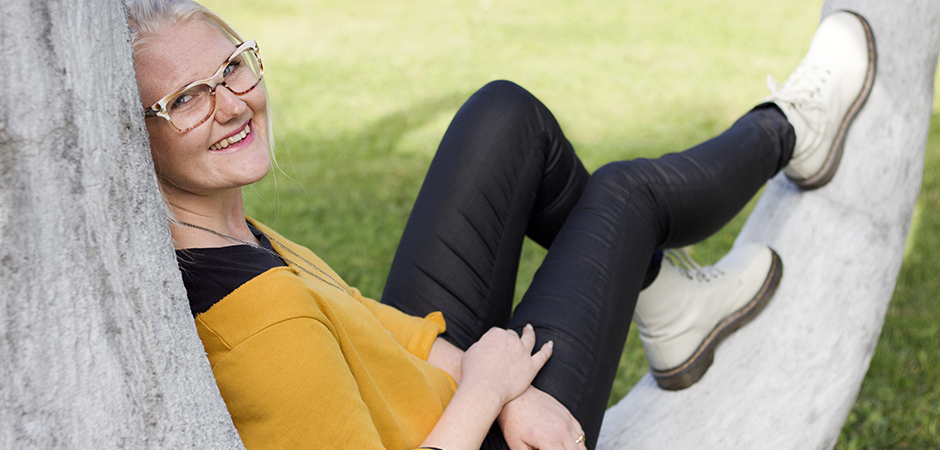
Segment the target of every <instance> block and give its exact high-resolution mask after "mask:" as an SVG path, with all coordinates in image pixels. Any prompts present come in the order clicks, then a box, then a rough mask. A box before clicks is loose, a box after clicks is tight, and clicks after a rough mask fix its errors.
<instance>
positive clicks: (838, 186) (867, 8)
mask: <svg viewBox="0 0 940 450" xmlns="http://www.w3.org/2000/svg"><path fill="white" fill-rule="evenodd" d="M836 9H851V10H855V11H858V12H860V13H862V15H864V16H865V17H866V18H868V20H869V22H870V23H871V24H872V27H873V29H874V32H875V40H876V44H877V47H878V72H877V74H876V79H875V86H874V90H873V91H872V94H871V97H870V98H869V99H868V103H867V104H866V106H865V108H864V109H863V110H862V111H861V113H860V114H859V116H858V117H857V118H856V120H855V123H854V125H853V127H852V129H851V130H850V132H849V136H848V141H847V143H846V147H845V154H844V156H843V160H842V165H841V167H840V168H839V171H838V173H836V176H835V178H834V179H833V180H832V182H831V184H829V185H827V186H825V187H823V188H821V189H819V190H815V191H810V192H803V191H800V190H798V189H797V188H796V187H795V186H794V185H793V184H792V183H790V182H789V181H787V180H786V179H785V178H784V177H783V175H782V174H781V175H778V176H777V177H776V178H775V179H774V180H772V181H771V183H770V184H769V186H768V187H767V189H766V191H765V193H764V196H763V198H761V199H760V202H759V203H758V205H757V207H756V208H755V210H754V212H753V213H752V214H751V217H750V218H749V220H748V222H747V224H746V225H745V227H744V230H743V231H742V232H741V235H740V236H739V237H738V239H739V240H743V241H760V242H766V243H767V244H769V245H770V246H771V247H773V248H774V249H776V250H777V251H778V252H779V253H780V255H781V257H782V258H783V262H784V275H783V281H782V283H781V285H780V288H779V289H778V291H777V294H776V297H775V298H774V299H773V300H772V301H771V302H770V305H769V306H768V307H767V309H766V310H765V311H764V312H763V313H762V314H761V315H760V316H759V317H758V318H757V319H756V320H755V321H754V322H753V323H752V324H750V325H749V326H747V327H744V328H743V329H741V330H740V331H738V332H737V333H736V334H734V335H732V336H731V337H730V338H729V339H728V340H727V341H726V342H725V343H724V345H722V347H721V348H719V349H718V352H717V353H716V355H715V363H714V365H713V366H712V367H711V369H710V370H709V372H708V373H707V374H706V375H705V377H704V378H702V380H701V381H700V382H699V383H698V384H696V385H694V386H692V387H691V388H689V389H687V390H684V391H680V392H666V391H662V390H660V389H658V388H657V387H656V385H655V383H654V382H653V380H652V378H651V377H650V376H649V375H647V376H646V377H645V378H643V380H641V381H640V383H638V384H637V386H635V387H634V388H633V390H632V391H631V392H630V393H629V394H628V395H627V396H626V397H625V398H624V399H623V400H622V401H621V402H620V403H618V404H617V405H616V406H614V407H613V408H611V409H610V410H609V411H608V413H607V415H606V416H605V423H604V427H603V429H602V430H601V437H600V441H601V445H600V448H602V449H619V448H631V449H652V448H656V449H673V448H674V449H680V448H681V449H685V448H721V449H736V448H740V449H763V448H766V449H827V448H832V447H833V446H834V445H835V443H836V440H837V439H838V436H839V432H840V430H841V428H842V425H843V424H844V423H845V419H846V417H847V416H848V414H849V412H850V411H851V409H852V405H853V404H854V403H855V398H856V396H857V395H858V392H859V388H860V386H861V383H862V380H863V378H864V376H865V372H866V371H867V370H868V366H869V363H870V361H871V357H872V355H873V354H874V351H875V346H876V344H877V343H878V337H879V335H880V333H881V326H882V324H883V323H884V317H885V313H886V311H887V308H888V302H889V301H890V299H891V295H892V293H893V292H894V286H895V282H896V281H897V275H898V272H899V270H900V267H901V260H902V258H903V255H904V244H905V240H906V238H907V233H908V229H909V228H910V223H911V217H912V214H913V210H914V204H915V201H916V199H917V194H918V192H919V191H920V183H921V177H922V172H923V153H924V148H925V144H926V141H927V132H928V128H929V125H930V116H931V108H932V106H933V80H934V71H935V70H936V67H937V56H938V52H940V2H937V1H936V0H904V1H891V2H887V1H877V0H857V1H850V0H840V1H835V0H830V1H827V2H826V4H825V6H824V8H823V15H825V14H828V13H829V12H830V11H833V10H836Z"/></svg>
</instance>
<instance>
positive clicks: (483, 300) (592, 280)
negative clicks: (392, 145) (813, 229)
mask: <svg viewBox="0 0 940 450" xmlns="http://www.w3.org/2000/svg"><path fill="white" fill-rule="evenodd" d="M793 142H794V136H793V129H792V127H790V125H789V123H787V121H786V119H785V117H784V116H783V114H782V113H781V112H780V111H779V110H778V109H777V108H776V107H774V106H771V105H762V106H759V107H758V108H756V109H754V110H752V111H751V112H749V113H747V114H746V115H745V116H744V117H742V118H741V119H739V120H738V121H737V122H736V123H735V124H734V125H733V126H732V127H731V128H730V129H729V130H728V131H725V132H724V133H722V134H721V135H720V136H718V137H716V138H714V139H711V140H709V141H707V142H705V143H703V144H700V145H698V146H696V147H693V148H692V149H689V150H686V151H684V152H682V153H674V154H668V155H664V156H662V157H660V158H658V159H653V160H647V159H636V160H631V161H621V162H614V163H610V164H607V165H605V166H604V167H601V168H600V169H598V170H597V171H596V172H594V174H593V175H589V174H588V173H587V171H586V170H585V169H584V166H583V165H582V164H581V162H580V161H579V160H578V157H577V156H576V155H575V153H574V149H573V148H572V146H571V144H570V143H569V142H568V140H567V139H565V136H564V134H563V133H562V131H561V129H560V128H559V125H558V123H557V122H556V121H555V118H554V117H553V116H552V114H551V112H549V111H548V109H546V108H545V106H544V105H542V103H541V102H539V101H538V99H536V98H535V97H534V96H532V95H531V94H529V93H528V92H527V91H525V90H524V89H522V88H521V87H519V86H517V85H515V84H513V83H510V82H506V81H497V82H493V83H490V84H488V85H486V86H484V87H483V88H482V89H480V90H479V91H478V92H477V93H476V94H474V95H473V96H472V97H470V99H469V100H467V102H466V103H465V104H464V105H463V106H462V107H461V108H460V110H459V111H458V112H457V115H456V116H455V117H454V120H453V122H451V124H450V127H449V128H448V129H447V132H446V133H445V135H444V138H443V140H442V141H441V145H440V148H439V149H438V151H437V155H436V156H435V157H434V160H433V161H432V162H431V167H430V169H429V171H428V175H427V178H426V179H425V181H424V185H423V186H422V187H421V191H420V193H419V195H418V198H417V201H416V203H415V206H414V210H413V211H412V213H411V216H410V218H409V219H408V224H407V226H406V227H405V231H404V235H403V236H402V239H401V243H400V244H399V247H398V251H397V253H396V254H395V259H394V262H393V263H392V268H391V272H390V273H389V277H388V282H387V283H386V286H385V291H384V293H383V296H382V300H383V301H384V302H385V303H387V304H390V305H393V306H395V307H397V308H399V309H401V310H402V311H405V312H407V313H410V314H414V315H425V314H428V313H430V312H432V311H441V312H443V314H444V318H445V320H446V321H447V332H446V333H445V334H444V335H443V337H444V338H445V339H447V340H448V341H449V342H451V343H453V344H454V345H456V346H457V347H459V348H461V349H464V350H465V349H467V348H468V347H469V346H470V345H471V344H473V343H474V342H476V341H477V340H478V339H479V338H480V336H482V335H483V333H485V332H486V331H487V330H488V329H489V328H491V327H494V326H496V327H503V328H511V329H515V330H517V331H521V329H522V327H523V326H524V325H525V324H527V323H531V324H532V325H533V326H534V327H535V330H536V335H537V337H538V341H539V342H538V343H537V344H536V348H538V346H540V345H541V344H542V343H543V342H546V341H548V340H553V341H555V349H554V354H553V356H552V357H551V358H550V359H549V361H548V363H547V364H546V365H545V367H544V368H543V369H542V370H541V372H540V373H539V374H538V376H537V377H536V379H535V381H534V382H533V385H534V386H535V387H537V388H539V389H541V390H543V391H545V392H547V393H549V394H551V395H552V396H553V397H555V398H556V399H558V400H559V401H560V402H561V403H562V404H563V405H565V406H566V407H567V408H568V410H569V411H571V413H572V414H573V415H574V417H576V418H577V419H578V420H579V421H580V423H581V425H582V427H583V428H584V431H585V434H586V436H587V440H586V443H587V445H588V448H594V446H595V445H596V442H597V435H598V433H599V431H600V426H601V420H602V419H603V415H604V411H605V409H606V407H607V401H608V397H609V396H610V389H611V386H612V384H613V380H614V378H615V376H616V371H617V366H618V363H619V361H620V355H621V353H622V352H623V345H624V342H625V340H626V337H627V330H628V329H629V327H630V321H631V319H632V317H633V309H634V306H635V304H636V299H637V295H638V294H639V292H640V289H641V288H642V287H643V285H644V279H645V278H647V277H648V272H651V271H652V272H655V271H656V270H658V265H656V264H654V267H653V268H652V269H650V265H651V264H650V261H651V260H653V257H654V254H655V252H656V251H657V250H658V249H661V248H668V247H678V246H684V245H688V244H691V243H694V242H697V241H700V240H702V239H704V238H706V237H708V236H709V235H711V234H712V233H714V232H715V231H717V230H718V229H720V228H721V227H722V226H723V225H724V224H725V223H727V221H729V220H730V219H731V218H732V217H734V215H735V214H736V213H737V212H738V211H740V209H741V208H742V207H744V205H745V204H746V203H747V202H748V200H749V199H750V198H751V197H752V196H753V195H754V194H755V193H756V192H757V190H758V189H759V188H760V187H761V186H762V185H763V184H764V183H765V182H766V181H767V180H768V179H769V178H770V177H772V176H773V175H774V174H776V173H777V171H779V170H780V169H781V168H782V167H783V166H784V165H785V164H786V162H787V161H788V160H789V158H790V153H791V152H792V148H793ZM526 235H528V236H529V237H531V238H532V239H533V240H535V241H536V242H538V243H539V244H541V245H542V246H545V247H547V248H549V251H548V254H547V256H546V257H545V260H544V262H543V263H542V265H541V267H540V268H539V269H538V271H537V273H536V274H535V278H534V280H533V281H532V284H531V286H529V289H528V291H527V292H526V294H525V296H524V297H523V299H522V302H521V303H520V304H519V305H518V307H517V308H516V310H515V313H513V312H512V302H513V291H514V288H515V281H516V273H517V270H518V263H519V255H520V251H521V248H522V243H523V238H524V236H526ZM572 439H574V437H572ZM494 445H495V448H499V447H502V448H505V447H506V445H505V442H504V441H502V438H501V436H500V435H499V433H498V430H497V431H495V432H494V433H490V436H488V437H487V441H486V445H485V446H486V447H492V446H494Z"/></svg>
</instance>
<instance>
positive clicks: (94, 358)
mask: <svg viewBox="0 0 940 450" xmlns="http://www.w3.org/2000/svg"><path fill="white" fill-rule="evenodd" d="M128 43H129V35H128V31H127V22H126V19H125V13H124V6H123V3H122V1H121V0H95V1H78V0H28V1H26V0H0V59H2V60H3V68H2V69H0V306H2V308H3V313H2V315H0V336H2V338H0V380H2V381H0V448H15V449H29V448H38V449H58V448H76V449H98V448H131V449H138V448H173V449H179V448H200V449H202V448H207V449H208V448H224V449H229V448H243V447H242V445H241V442H240V441H239V438H238V434H237V432H236V431H235V428H234V426H233V425H232V421H231V419H230V417H229V415H228V412H227V411H226V409H225V404H224V403H223V402H222V398H221V396H220V395H219V392H218V388H217V387H216V385H215V382H214V380H213V378H212V372H211V370H210V368H209V364H208V361H207V359H206V358H205V356H204V355H205V352H204V350H203V348H202V344H201V343H200V342H199V339H198V337H197V335H196V332H195V327H194V324H193V320H192V316H191V315H190V314H189V308H188V304H187V301H186V298H185V292H184V290H183V286H182V283H181V281H180V276H179V272H178V270H177V268H176V262H175V259H174V256H173V254H172V246H171V242H170V236H169V230H168V228H167V225H166V219H165V217H163V210H162V205H161V203H160V199H159V196H158V195H157V187H156V179H155V176H154V171H153V166H152V163H151V161H150V156H149V145H148V142H147V135H146V132H145V130H144V126H143V119H142V113H141V103H140V97H139V95H138V93H137V87H136V83H135V77H134V71H133V64H132V61H131V54H130V46H129V44H128Z"/></svg>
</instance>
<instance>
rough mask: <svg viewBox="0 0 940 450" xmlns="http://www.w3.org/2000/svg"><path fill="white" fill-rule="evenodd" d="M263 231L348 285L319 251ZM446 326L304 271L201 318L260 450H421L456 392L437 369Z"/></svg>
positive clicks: (225, 389)
mask: <svg viewBox="0 0 940 450" xmlns="http://www.w3.org/2000/svg"><path fill="white" fill-rule="evenodd" d="M252 223H253V224H254V225H256V226H257V227H258V228H259V229H261V230H262V231H264V232H265V233H267V234H268V236H271V237H273V238H274V239H275V240H277V241H279V242H281V243H283V244H285V245H287V246H289V247H290V248H291V249H292V250H294V251H295V252H297V253H298V254H300V255H302V256H303V257H304V258H306V259H307V260H309V261H311V262H313V263H314V264H316V265H317V266H318V267H320V268H321V269H323V270H325V271H327V272H328V273H329V274H330V276H332V277H333V278H334V279H336V280H340V278H339V276H338V275H336V274H335V273H334V272H333V271H332V269H330V268H329V267H328V266H327V265H326V264H325V263H324V262H323V261H322V260H320V259H319V258H318V257H317V256H316V255H314V254H313V252H311V251H310V250H308V249H306V248H304V247H301V246H298V245H296V244H294V243H291V242H290V241H288V240H286V239H284V238H283V237H282V236H280V235H278V234H277V233H275V232H274V231H272V230H271V229H269V228H267V227H265V226H263V225H261V224H258V223H255V222H252ZM273 247H274V249H275V250H276V251H279V252H281V251H283V249H281V248H279V246H278V245H277V244H273ZM284 256H285V257H286V258H288V259H290V260H292V261H296V262H298V263H299V264H305V263H303V262H301V261H299V260H298V258H297V257H295V256H293V255H291V254H289V253H286V252H285V253H284ZM311 270H313V269H311ZM314 271H315V270H314ZM340 282H341V283H342V281H341V280H340ZM444 327H445V325H444V319H443V317H442V316H441V314H440V313H432V314H430V315H428V316H427V317H425V318H420V317H413V316H409V315H406V314H404V313H402V312H400V311H398V310H397V309H394V308H392V307H389V306H386V305H383V304H381V303H378V302H376V301H374V300H370V299H367V298H364V297H362V295H361V294H360V293H359V291H358V290H356V289H353V288H349V294H347V293H345V292H343V291H341V290H339V289H337V288H335V287H332V286H330V285H328V284H326V283H324V282H322V281H320V280H318V279H316V278H314V277H312V276H310V275H308V274H306V273H304V272H302V271H299V270H297V269H295V268H293V267H279V268H274V269H271V270H269V271H267V272H265V273H263V274H261V275H259V276H258V277H256V278H254V279H252V280H251V281H249V282H248V283H245V284H244V285H242V286H241V287H239V288H238V289H236V290H235V291H234V292H232V293H231V294H230V295H228V296H227V297H225V298H224V299H222V300H221V301H219V302H218V303H216V304H215V305H214V306H212V308H210V309H209V310H208V311H206V312H205V313H202V314H199V315H198V316H196V328H197V330H198V332H199V337H200V338H201V339H202V342H203V344H204V345H205V348H206V352H207V353H208V357H209V362H210V363H211V365H212V371H213V373H214V374H215V379H216V382H217V383H218V385H219V390H220V391H221V393H222V398H223V399H224V400H225V404H226V405H227V406H228V410H229V412H230V413H231V415H232V419H233V420H234V422H235V427H236V428H237V429H238V432H239V434H240V435H241V438H242V441H243V442H244V443H245V446H246V447H247V448H248V449H249V450H258V449H301V448H303V449H308V448H309V449H316V448H323V449H345V448H349V449H380V448H386V449H409V448H415V447H417V446H418V445H419V444H420V443H421V442H422V441H423V440H424V438H425V437H427V435H428V434H429V433H430V432H431V429H432V428H433V427H434V424H435V423H436V422H437V421H438V419H439V418H440V416H441V414H442V413H443V411H444V408H445V407H446V406H447V403H448V402H449V401H450V399H451V397H452V396H453V393H454V391H455V390H456V384H454V380H453V379H451V377H450V376H449V375H447V374H446V373H445V372H443V371H441V370H439V369H437V368H435V367H433V366H431V365H430V364H429V363H428V362H427V357H428V353H429V352H430V350H431V345H432V344H433V342H434V339H435V338H436V337H437V335H438V334H440V333H441V332H443V331H444Z"/></svg>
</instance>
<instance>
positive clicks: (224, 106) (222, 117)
mask: <svg viewBox="0 0 940 450" xmlns="http://www.w3.org/2000/svg"><path fill="white" fill-rule="evenodd" d="M246 109H248V104H247V103H245V101H244V100H242V99H241V97H239V96H237V95H235V94H234V93H232V91H230V90H229V89H228V88H227V87H225V86H224V85H222V84H220V85H218V86H217V87H216V89H215V120H216V122H219V123H225V122H228V121H229V120H232V119H235V118H238V117H240V116H241V115H242V114H243V113H244V112H245V110H246Z"/></svg>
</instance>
